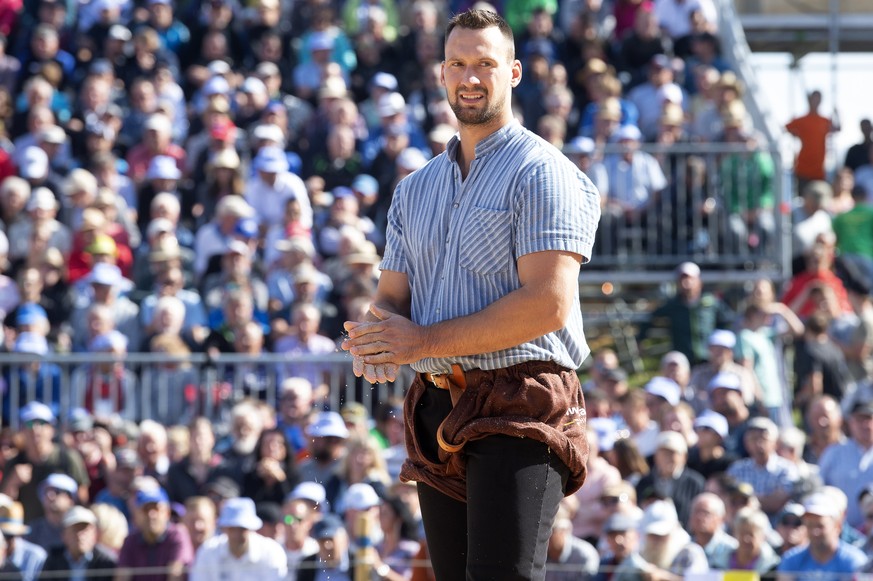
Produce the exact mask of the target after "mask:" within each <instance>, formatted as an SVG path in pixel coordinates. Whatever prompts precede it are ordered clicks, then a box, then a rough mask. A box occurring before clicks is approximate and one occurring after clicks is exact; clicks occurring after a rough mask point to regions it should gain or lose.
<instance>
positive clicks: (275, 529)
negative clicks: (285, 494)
mask: <svg viewBox="0 0 873 581" xmlns="http://www.w3.org/2000/svg"><path fill="white" fill-rule="evenodd" d="M255 514H256V515H257V516H258V518H259V519H261V521H263V522H262V524H261V528H260V529H258V531H257V532H258V534H259V535H262V536H265V537H267V538H268V539H273V540H274V541H276V542H277V543H279V545H282V544H283V543H284V542H285V526H284V525H283V524H282V519H283V517H282V506H281V505H280V504H279V503H278V502H271V501H262V502H256V503H255Z"/></svg>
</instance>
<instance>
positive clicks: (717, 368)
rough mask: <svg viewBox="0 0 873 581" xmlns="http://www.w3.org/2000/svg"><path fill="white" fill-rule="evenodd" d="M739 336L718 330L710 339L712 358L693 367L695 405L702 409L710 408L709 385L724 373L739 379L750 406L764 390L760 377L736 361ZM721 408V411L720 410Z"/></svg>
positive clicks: (710, 355)
mask: <svg viewBox="0 0 873 581" xmlns="http://www.w3.org/2000/svg"><path fill="white" fill-rule="evenodd" d="M736 344H737V336H736V334H735V333H734V332H733V331H727V330H724V329H716V330H714V331H713V332H712V333H710V335H709V337H708V339H707V351H708V352H709V360H708V361H707V362H705V363H699V364H697V365H695V366H694V367H692V369H691V379H690V383H689V385H690V387H691V390H692V391H693V392H694V399H693V400H692V405H693V406H694V408H695V409H696V410H697V411H698V412H700V411H703V410H705V409H707V408H708V407H709V398H708V396H707V393H708V388H709V385H710V383H711V382H712V380H713V378H714V377H716V376H717V375H719V374H722V373H729V374H732V375H734V376H736V377H737V378H738V381H739V385H740V387H741V391H742V394H743V400H744V401H745V403H746V404H747V405H752V403H753V402H754V401H755V398H756V397H757V394H759V393H760V391H761V387H760V384H759V383H758V378H757V377H756V376H755V374H754V372H753V371H752V370H750V369H749V368H747V367H745V366H743V365H740V364H739V363H737V362H735V361H734V349H735V348H736ZM716 411H718V410H716Z"/></svg>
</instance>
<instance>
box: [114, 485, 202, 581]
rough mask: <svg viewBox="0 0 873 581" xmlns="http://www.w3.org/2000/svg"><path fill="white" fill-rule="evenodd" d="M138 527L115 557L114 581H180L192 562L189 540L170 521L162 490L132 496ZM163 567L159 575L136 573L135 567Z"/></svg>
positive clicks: (167, 500) (168, 506)
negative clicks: (116, 558) (116, 561)
mask: <svg viewBox="0 0 873 581" xmlns="http://www.w3.org/2000/svg"><path fill="white" fill-rule="evenodd" d="M135 503H136V519H135V521H136V522H137V523H138V524H139V528H138V529H137V530H134V531H133V532H132V533H130V535H128V537H127V538H126V539H125V540H124V544H123V545H122V547H121V552H120V554H119V556H118V570H117V571H116V574H115V580H116V581H158V580H164V579H169V580H178V581H181V580H182V579H184V578H185V577H184V575H185V573H184V571H185V568H186V567H187V566H188V565H190V564H191V562H192V561H193V560H194V555H193V549H192V547H191V539H190V538H189V536H188V531H187V530H186V529H185V528H184V527H183V526H182V525H177V524H174V523H172V522H170V501H169V498H167V493H166V492H164V490H163V489H162V488H145V489H143V490H140V491H139V492H137V493H136V499H135ZM145 567H149V568H153V567H161V568H165V570H164V571H162V572H161V573H145V574H142V573H136V572H135V569H137V568H145Z"/></svg>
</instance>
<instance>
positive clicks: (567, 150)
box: [561, 137, 609, 192]
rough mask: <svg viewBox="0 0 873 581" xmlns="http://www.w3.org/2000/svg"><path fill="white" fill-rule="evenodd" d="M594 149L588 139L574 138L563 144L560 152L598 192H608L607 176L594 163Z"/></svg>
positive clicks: (601, 165) (596, 163)
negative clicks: (586, 177)
mask: <svg viewBox="0 0 873 581" xmlns="http://www.w3.org/2000/svg"><path fill="white" fill-rule="evenodd" d="M596 148H597V145H596V144H595V143H594V140H593V139H591V138H590V137H574V138H573V139H570V140H569V141H567V142H566V143H565V144H564V147H563V148H562V149H561V151H562V152H563V153H564V155H566V156H567V157H568V158H569V159H570V161H572V162H573V163H574V164H576V167H578V168H579V169H580V170H582V172H583V173H585V175H587V176H588V178H589V179H590V180H591V183H593V184H594V187H596V188H597V191H598V192H608V191H609V176H608V175H607V174H606V168H605V167H603V164H602V163H601V162H600V161H595V151H596Z"/></svg>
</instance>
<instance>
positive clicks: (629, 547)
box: [606, 529, 640, 562]
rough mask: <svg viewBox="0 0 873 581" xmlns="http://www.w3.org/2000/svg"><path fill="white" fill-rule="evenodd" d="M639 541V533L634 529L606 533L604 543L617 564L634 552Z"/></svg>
mask: <svg viewBox="0 0 873 581" xmlns="http://www.w3.org/2000/svg"><path fill="white" fill-rule="evenodd" d="M639 541H640V537H639V533H637V531H636V530H634V529H629V530H626V531H612V532H609V533H606V543H607V544H608V545H609V550H610V551H612V554H613V555H615V559H616V561H617V562H619V561H621V560H622V559H624V558H625V557H627V556H628V555H630V554H631V553H633V552H634V551H636V550H637V548H638V546H639Z"/></svg>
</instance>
